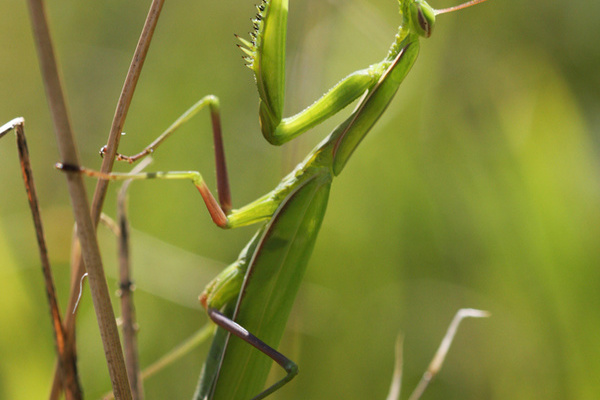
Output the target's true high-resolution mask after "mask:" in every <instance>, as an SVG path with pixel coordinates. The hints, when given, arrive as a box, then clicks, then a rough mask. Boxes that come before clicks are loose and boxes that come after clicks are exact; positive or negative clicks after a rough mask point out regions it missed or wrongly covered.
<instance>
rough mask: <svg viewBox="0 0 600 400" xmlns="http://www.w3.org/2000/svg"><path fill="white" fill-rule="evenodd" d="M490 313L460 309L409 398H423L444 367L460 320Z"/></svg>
mask: <svg viewBox="0 0 600 400" xmlns="http://www.w3.org/2000/svg"><path fill="white" fill-rule="evenodd" d="M489 316H490V313H489V312H487V311H481V310H476V309H473V308H461V309H460V310H458V312H457V313H456V315H455V316H454V318H453V319H452V322H451V323H450V326H449V327H448V331H446V335H445V336H444V338H443V339H442V343H440V347H439V348H438V349H437V351H436V352H435V356H433V359H432V360H431V363H429V367H427V371H425V373H424V374H423V377H422V378H421V380H420V381H419V384H418V385H417V387H416V388H415V390H414V391H413V392H412V394H411V395H410V397H409V398H408V400H418V399H420V398H421V395H422V394H423V392H424V391H425V389H426V388H427V385H429V382H431V380H432V379H433V378H434V377H435V376H436V375H437V373H438V372H439V371H440V369H441V368H442V364H443V363H444V360H445V359H446V354H448V350H450V345H451V344H452V340H454V335H456V330H457V329H458V326H459V325H460V322H461V321H462V320H463V319H465V318H485V317H489Z"/></svg>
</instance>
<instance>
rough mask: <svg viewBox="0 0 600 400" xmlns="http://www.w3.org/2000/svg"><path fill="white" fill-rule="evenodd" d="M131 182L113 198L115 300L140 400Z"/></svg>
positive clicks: (133, 389)
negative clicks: (116, 227) (129, 210)
mask: <svg viewBox="0 0 600 400" xmlns="http://www.w3.org/2000/svg"><path fill="white" fill-rule="evenodd" d="M151 162H152V159H151V158H146V159H144V161H142V163H140V164H138V165H137V166H136V168H134V169H133V170H132V171H131V173H134V174H135V173H138V172H140V171H142V170H143V169H144V168H146V166H147V165H148V164H150V163H151ZM130 184H131V180H128V181H125V182H124V183H123V185H122V186H121V189H120V190H119V194H118V196H117V220H118V221H119V235H118V236H117V247H118V251H119V297H120V298H121V331H122V332H123V349H124V350H125V365H126V366H127V374H128V376H129V383H130V384H131V394H132V397H133V400H143V399H144V386H143V384H142V383H143V382H142V378H141V373H140V365H139V357H138V346H137V331H138V329H137V323H136V319H135V306H134V302H133V290H134V284H133V281H132V277H131V259H130V253H129V247H130V246H129V232H130V226H129V220H128V219H127V189H128V188H129V185H130Z"/></svg>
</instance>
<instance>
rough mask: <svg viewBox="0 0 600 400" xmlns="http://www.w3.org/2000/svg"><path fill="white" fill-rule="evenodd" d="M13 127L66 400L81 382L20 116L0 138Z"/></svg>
mask: <svg viewBox="0 0 600 400" xmlns="http://www.w3.org/2000/svg"><path fill="white" fill-rule="evenodd" d="M13 129H14V131H15V134H16V138H17V149H18V151H19V160H20V163H21V172H22V174H23V182H24V183H25V191H26V192H27V198H28V201H29V208H30V209H31V216H32V218H33V225H34V227H35V232H36V239H37V243H38V250H39V253H40V261H41V263H42V273H43V275H44V283H45V288H46V297H47V299H48V305H49V307H50V316H51V320H52V331H53V333H54V343H55V347H56V352H57V355H58V362H59V363H60V366H61V371H62V374H61V379H62V384H63V386H64V387H65V397H66V399H67V400H79V399H81V398H82V397H83V394H82V391H81V385H80V383H79V376H78V374H77V362H76V358H75V356H74V354H73V353H72V352H70V351H68V349H66V346H65V342H66V338H65V331H64V328H63V324H62V318H61V314H60V309H59V307H58V301H57V299H56V289H55V286H54V277H53V275H52V267H51V266H50V258H49V257H48V247H47V246H46V239H45V235H44V227H43V224H42V216H41V213H40V206H39V202H38V197H37V192H36V189H35V182H34V180H33V171H32V169H31V161H30V158H29V149H28V148H27V140H26V138H25V121H24V119H23V118H15V119H13V120H12V121H10V122H8V123H7V124H5V125H4V126H2V127H1V128H0V137H2V136H4V135H5V134H6V133H8V132H10V131H11V130H13Z"/></svg>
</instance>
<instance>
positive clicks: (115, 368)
mask: <svg viewBox="0 0 600 400" xmlns="http://www.w3.org/2000/svg"><path fill="white" fill-rule="evenodd" d="M28 5H29V12H30V15H31V21H32V26H33V34H34V39H35V42H36V48H37V51H38V58H39V62H40V68H41V71H42V76H43V81H44V87H45V89H46V96H47V97H48V103H49V106H50V111H51V114H52V120H53V122H54V130H55V133H56V139H57V143H58V149H59V152H60V156H61V159H62V161H63V163H65V164H70V165H79V156H78V154H77V149H76V146H75V142H74V138H73V132H72V129H71V123H70V121H69V116H68V111H67V105H66V101H65V97H64V94H63V90H62V85H61V82H60V77H59V73H58V66H57V62H56V57H55V55H54V49H53V46H52V40H51V37H50V29H49V27H48V22H47V18H46V12H45V9H44V5H43V3H42V1H41V0H29V1H28ZM66 178H67V185H68V189H69V195H70V197H71V203H72V206H73V214H74V217H75V221H76V223H77V235H78V238H79V243H80V245H81V249H82V255H83V260H84V263H85V266H86V270H87V272H88V277H89V282H90V290H91V293H92V300H93V303H94V309H95V311H96V317H97V319H98V326H99V329H100V336H101V338H102V344H103V346H104V353H105V357H106V361H107V364H108V371H109V375H110V379H111V382H112V386H113V389H114V390H115V394H116V397H117V398H118V399H131V392H130V389H129V381H128V379H127V372H126V370H125V362H124V360H123V352H122V350H121V343H120V341H119V333H118V330H117V324H116V322H115V316H114V313H113V309H112V304H111V302H110V295H109V291H108V286H107V284H106V277H105V276H104V269H103V267H102V260H101V258H100V250H99V248H98V242H97V240H96V234H95V227H94V223H93V222H92V218H91V217H90V208H89V204H88V199H87V193H86V191H85V186H84V185H83V177H82V176H81V175H80V174H78V173H67V174H66Z"/></svg>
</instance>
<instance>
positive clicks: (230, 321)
mask: <svg viewBox="0 0 600 400" xmlns="http://www.w3.org/2000/svg"><path fill="white" fill-rule="evenodd" d="M482 1H484V0H472V1H470V2H468V3H464V4H462V5H460V6H456V7H452V8H449V9H443V10H435V9H433V8H432V7H431V6H429V5H428V4H427V3H426V2H425V1H423V0H399V5H400V15H401V19H402V22H401V25H400V27H399V30H398V33H397V34H396V37H395V39H394V42H393V43H392V45H391V47H390V49H389V51H388V54H387V55H386V57H385V58H384V59H383V60H382V61H381V62H379V63H376V64H373V65H371V66H369V67H367V68H365V69H363V70H360V71H357V72H354V73H352V74H350V75H348V76H347V77H346V78H344V79H343V80H341V81H340V82H339V83H338V84H337V85H335V86H334V87H333V88H332V89H330V90H329V91H328V92H327V93H326V94H325V95H323V96H322V97H321V98H320V99H318V100H317V101H316V102H315V103H313V104H312V105H310V106H309V107H307V108H306V109H305V110H303V111H302V112H300V113H298V114H297V115H294V116H291V117H287V118H284V117H283V115H282V114H283V106H284V97H285V96H284V94H285V93H284V92H285V90H284V87H285V45H286V28H287V13H288V1H287V0H264V1H263V2H262V3H261V4H260V5H259V6H258V14H257V17H256V18H255V19H254V20H253V21H254V28H255V29H254V32H253V33H252V39H251V40H245V39H242V38H239V37H238V39H239V40H240V42H241V45H240V48H241V49H242V51H244V53H245V54H246V57H245V59H246V62H247V65H248V67H249V68H250V69H251V70H252V71H253V73H254V76H255V79H256V84H257V88H258V92H259V99H260V100H259V120H260V126H261V131H262V134H263V136H264V137H265V139H266V140H267V141H268V142H269V143H271V144H273V145H281V144H283V143H286V142H288V141H290V140H292V139H294V138H296V137H298V136H299V135H301V134H302V133H304V132H306V131H308V130H309V129H311V128H313V127H315V126H316V125H318V124H320V123H322V122H323V121H324V120H326V119H328V118H330V117H331V116H333V115H334V114H336V113H338V112H339V111H341V110H343V109H344V108H346V107H347V106H349V105H350V104H352V103H353V102H355V101H357V100H358V103H357V105H356V106H355V108H354V110H353V111H352V113H351V114H350V116H349V117H348V118H347V119H346V120H344V121H343V122H342V123H341V124H340V125H339V126H337V127H336V128H335V129H334V130H333V131H332V132H331V133H330V134H329V135H328V136H327V137H326V138H325V139H324V140H323V141H322V142H321V143H319V144H318V145H317V146H316V147H315V149H314V150H313V151H311V152H310V153H309V154H308V155H307V156H306V157H305V159H304V161H302V162H301V163H300V164H299V165H298V166H297V167H296V168H295V169H294V170H293V171H292V172H291V173H290V174H289V175H287V176H286V177H285V178H283V180H282V181H281V182H280V183H279V185H277V187H276V188H275V189H273V190H272V191H270V192H269V193H267V194H265V195H263V196H261V197H260V198H259V199H257V200H255V201H254V202H252V203H250V204H248V205H246V206H244V207H241V208H239V209H232V205H231V195H230V190H229V183H228V177H227V168H226V162H225V155H224V154H225V152H224V148H223V140H222V132H221V121H220V104H219V100H218V98H217V97H215V96H212V95H209V96H206V97H204V98H203V99H201V100H200V101H199V102H197V103H196V104H195V105H194V106H192V107H191V108H190V109H189V110H188V111H186V113H184V114H183V115H182V116H181V117H180V118H179V119H178V120H177V121H176V122H175V123H173V125H171V127H169V128H168V129H167V130H166V131H165V132H164V133H163V134H162V135H160V136H159V137H158V138H157V139H156V140H155V141H154V142H152V143H151V144H150V145H149V146H148V147H147V148H146V149H144V150H143V151H142V152H140V153H139V154H136V155H134V156H125V155H119V156H118V158H119V159H121V160H124V161H129V162H134V161H136V160H138V159H140V158H142V157H144V156H146V155H148V154H151V153H153V152H154V151H155V150H156V148H157V147H158V146H160V144H162V143H163V142H164V140H165V139H167V138H168V137H169V136H171V135H172V133H173V132H174V131H175V130H176V129H177V128H178V127H179V126H181V125H182V124H184V123H185V122H186V121H188V120H189V119H190V118H192V117H193V116H194V115H196V114H197V113H198V112H199V111H200V110H202V109H204V108H208V109H209V110H210V115H211V120H212V131H213V138H214V144H215V158H216V166H217V190H218V201H217V199H215V197H214V196H213V195H212V193H211V191H210V190H209V189H208V187H207V185H206V183H205V181H204V179H203V177H202V175H201V174H200V173H199V172H196V171H169V172H151V173H135V174H131V173H129V174H119V173H112V174H106V173H101V172H97V171H93V170H90V169H87V168H84V167H81V166H79V165H74V164H70V163H68V162H64V163H60V164H57V167H58V168H59V169H61V170H62V171H64V172H65V173H68V174H86V175H88V176H91V177H96V178H99V179H104V180H130V179H131V180H144V179H174V180H182V179H183V180H191V181H192V182H193V184H194V185H195V186H196V188H197V189H198V191H199V192H200V194H201V196H202V198H203V201H204V203H205V204H206V207H207V209H208V211H209V214H210V216H211V218H212V220H213V221H214V223H215V224H216V225H217V226H219V227H221V228H226V229H230V228H236V227H240V226H245V225H250V224H256V223H261V224H262V225H261V227H260V228H259V229H258V231H257V233H256V234H255V235H254V236H253V238H252V239H251V240H250V242H249V243H248V244H247V245H246V247H244V249H243V250H242V251H241V253H240V255H239V257H238V259H237V260H236V261H235V262H234V263H233V264H231V265H230V266H229V267H227V268H226V269H225V270H223V272H221V273H220V274H219V275H218V276H217V277H216V278H215V279H214V280H213V281H212V282H210V283H209V284H208V285H207V287H206V289H205V290H204V292H203V293H202V294H201V295H200V302H201V304H202V305H203V306H204V307H205V308H206V310H207V313H208V315H209V317H210V318H211V320H212V321H213V322H215V323H216V324H217V325H218V326H219V327H220V328H221V329H218V330H217V331H216V333H215V336H214V338H213V343H212V346H211V349H210V353H209V356H208V359H207V361H206V363H205V366H204V369H203V372H202V374H201V378H200V382H199V384H198V390H197V393H196V394H195V398H197V399H205V398H210V399H249V398H252V399H262V398H264V397H266V396H268V395H270V394H272V393H273V392H275V391H276V390H278V389H279V388H281V387H282V386H283V385H285V384H286V383H287V382H289V381H290V380H291V379H292V378H293V377H294V376H295V375H296V374H297V371H298V368H297V366H296V364H295V363H294V362H292V361H291V360H290V359H288V358H287V357H285V356H283V355H282V354H281V353H279V352H277V351H276V350H275V348H276V347H277V346H278V344H279V342H280V340H281V338H282V335H283V331H284V328H285V325H286V322H287V320H288V316H289V314H290V311H291V308H292V304H293V301H294V299H295V297H296V293H297V291H298V289H299V286H300V282H301V281H302V277H303V275H304V272H305V270H306V267H307V264H308V261H309V259H310V255H311V253H312V250H313V247H314V244H315V241H316V238H317V236H318V232H319V229H320V226H321V222H322V220H323V217H324V214H325V211H326V207H327V201H328V197H329V191H330V187H331V183H332V181H333V178H334V177H336V176H338V175H339V174H340V173H341V172H342V170H343V169H344V167H345V165H346V163H347V162H348V160H349V159H350V157H351V156H352V154H353V153H354V151H355V150H356V148H357V147H358V145H359V144H360V143H361V141H362V139H363V138H364V137H365V136H366V135H367V134H368V132H369V131H370V130H371V128H372V127H373V126H374V124H375V123H376V122H377V120H378V119H379V118H380V116H381V115H382V114H383V113H384V112H385V110H386V108H387V106H388V105H389V104H390V102H391V101H392V99H393V97H394V95H395V94H396V92H397V90H398V88H399V86H400V84H401V83H402V81H403V79H404V78H405V77H406V75H407V74H408V72H409V71H410V69H411V68H412V66H413V64H414V62H415V60H416V58H417V55H418V52H419V40H420V38H421V37H424V38H428V37H429V36H430V35H431V34H432V31H433V27H434V23H435V16H436V15H439V14H442V13H445V12H450V11H454V10H458V9H461V8H465V7H468V6H471V5H473V4H477V3H480V2H482ZM248 344H251V345H252V346H253V347H255V348H256V349H258V350H260V352H259V351H256V350H255V349H253V348H252V346H249V345H248ZM261 353H263V354H261ZM264 355H267V356H268V357H265V356H264ZM272 361H275V362H277V363H278V364H279V365H280V366H281V367H282V368H283V369H284V370H285V371H286V376H285V377H283V378H282V379H280V380H279V381H277V382H276V383H274V384H273V385H271V386H269V387H268V388H267V389H265V390H263V388H264V386H265V382H266V379H267V375H268V372H269V369H270V366H271V363H272Z"/></svg>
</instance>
